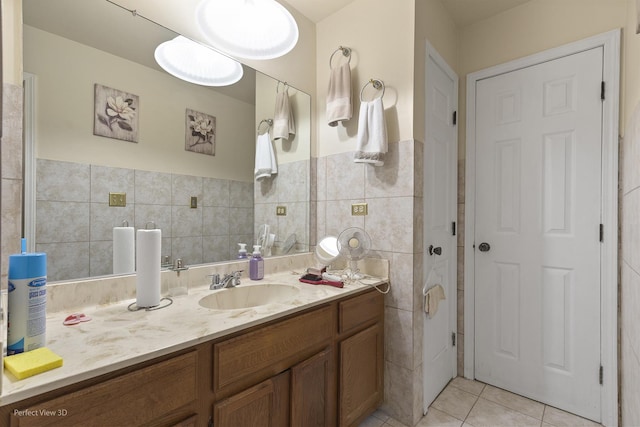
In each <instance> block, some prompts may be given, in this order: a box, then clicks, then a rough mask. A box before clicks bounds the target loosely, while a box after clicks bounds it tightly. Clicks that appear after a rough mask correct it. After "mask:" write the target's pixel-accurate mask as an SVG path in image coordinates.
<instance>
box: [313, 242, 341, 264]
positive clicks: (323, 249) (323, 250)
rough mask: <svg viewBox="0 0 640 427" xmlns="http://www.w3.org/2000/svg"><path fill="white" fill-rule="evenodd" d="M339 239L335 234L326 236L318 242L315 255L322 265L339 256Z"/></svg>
mask: <svg viewBox="0 0 640 427" xmlns="http://www.w3.org/2000/svg"><path fill="white" fill-rule="evenodd" d="M339 255H340V251H339V250H338V239H337V238H336V237H335V236H326V237H324V238H322V240H320V242H318V245H317V246H316V251H315V256H316V259H317V260H318V261H319V262H320V264H322V265H329V264H331V263H332V262H333V261H335V260H336V258H338V256H339Z"/></svg>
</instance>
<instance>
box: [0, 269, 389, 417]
mask: <svg viewBox="0 0 640 427" xmlns="http://www.w3.org/2000/svg"><path fill="white" fill-rule="evenodd" d="M298 278H299V274H294V273H293V272H291V271H289V272H280V273H276V274H270V275H266V276H265V278H264V279H263V280H261V281H250V280H248V279H246V278H244V279H243V280H242V284H241V285H240V286H246V285H249V284H251V285H260V284H267V283H274V284H287V285H292V286H295V287H297V288H298V289H299V290H300V291H299V293H298V294H297V295H296V296H295V297H293V299H290V300H289V301H287V302H282V303H271V304H266V305H262V306H257V307H252V308H246V309H236V310H212V309H208V308H204V307H201V306H200V305H199V304H198V301H199V300H200V299H201V298H202V297H204V296H206V295H210V294H211V293H212V292H217V291H211V290H209V288H208V287H206V286H201V287H197V288H193V289H190V290H189V294H188V295H181V296H177V297H174V298H173V304H172V305H170V306H169V307H166V308H163V309H160V310H154V311H145V310H140V311H136V312H132V311H129V310H128V309H127V307H128V306H129V304H131V303H132V302H134V301H135V300H130V299H129V300H123V301H120V302H117V303H111V304H106V305H98V306H90V307H86V308H85V309H83V310H81V311H82V312H83V313H84V314H86V315H87V316H90V317H91V318H92V320H90V321H88V322H83V323H80V324H77V325H73V326H64V325H63V324H62V322H63V320H64V319H65V317H66V316H67V315H68V314H69V312H64V311H59V312H54V313H50V314H48V315H47V347H48V348H50V349H51V350H52V351H53V352H55V353H57V354H58V355H60V356H61V357H62V358H63V360H64V364H63V366H62V367H60V368H56V369H53V370H50V371H47V372H44V373H41V374H38V375H35V376H33V377H29V378H26V379H23V380H17V379H16V378H15V377H14V376H13V375H12V374H10V373H9V372H7V371H5V372H4V376H3V385H2V397H1V398H0V405H6V404H9V403H14V402H17V401H20V400H23V399H26V398H28V397H32V396H35V395H38V394H41V393H45V392H48V391H51V390H55V389H57V388H60V387H64V386H67V385H70V384H74V383H76V382H79V381H82V380H86V379H89V378H92V377H95V376H98V375H102V374H105V373H108V372H112V371H115V370H117V369H121V368H124V367H127V366H131V365H134V364H137V363H140V362H143V361H146V360H150V359H153V358H156V357H159V356H163V355H166V354H170V353H173V352H175V351H178V350H181V349H184V348H188V347H191V346H194V345H197V344H200V343H203V342H206V341H210V340H212V339H216V338H219V337H222V336H225V335H228V334H231V333H233V332H236V331H239V330H242V329H245V328H248V327H251V326H255V325H259V324H261V323H265V322H268V321H271V320H274V319H277V318H280V317H283V316H286V315H289V314H292V313H295V312H298V311H302V310H304V309H307V308H310V307H313V306H316V305H320V304H323V303H326V302H329V301H332V300H335V299H338V298H341V297H344V296H346V295H350V294H354V293H357V292H359V291H360V290H362V289H365V288H367V287H368V286H367V285H366V284H369V285H377V284H382V283H385V282H387V279H378V278H367V279H364V280H362V283H350V284H346V283H345V286H344V288H342V289H340V288H335V287H332V286H318V285H310V284H305V283H301V282H299V281H298Z"/></svg>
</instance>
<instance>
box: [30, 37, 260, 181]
mask: <svg viewBox="0 0 640 427" xmlns="http://www.w3.org/2000/svg"><path fill="white" fill-rule="evenodd" d="M69 64H73V66H72V67H70V66H69ZM24 70H25V71H26V72H29V73H32V74H35V75H36V107H37V108H36V135H37V137H36V141H37V144H36V151H37V153H36V155H37V157H38V158H43V159H51V160H65V161H71V162H76V163H87V164H93V165H104V166H110V167H122V168H129V169H139V170H149V171H159V172H172V173H178V174H186V175H197V176H202V177H214V178H224V179H232V180H238V181H252V180H253V162H254V152H255V133H254V131H253V123H254V116H255V110H254V108H255V107H254V105H252V104H248V103H245V102H240V101H238V100H236V99H233V98H230V97H228V96H225V95H222V94H220V93H218V92H214V91H213V90H210V89H204V90H203V89H202V87H200V86H197V85H193V84H189V83H185V82H183V81H181V80H178V79H176V78H174V77H173V76H170V75H169V74H167V73H164V72H161V71H157V70H154V69H151V68H148V67H144V66H141V65H139V64H137V63H134V62H131V61H128V60H124V59H122V58H119V57H116V56H114V55H111V54H108V53H105V52H103V51H100V50H97V49H94V48H91V47H88V46H85V45H82V44H79V43H76V42H74V41H71V40H68V39H65V38H62V37H59V36H57V35H54V34H51V33H47V32H44V31H42V30H39V29H36V28H33V27H29V26H25V27H24ZM94 83H99V84H102V85H105V86H109V87H112V88H116V89H119V90H123V91H126V92H130V93H133V94H136V95H138V96H139V97H140V108H139V110H138V114H139V117H138V119H139V123H138V124H139V141H138V143H131V142H127V141H120V140H116V139H109V138H105V137H100V136H95V135H93V121H94V120H93V114H94V113H93V105H94ZM186 108H190V109H193V110H196V111H200V112H203V113H206V114H210V115H212V116H215V117H216V147H215V149H216V152H215V156H208V155H204V154H196V153H192V152H189V151H186V150H185V148H184V139H185V109H186Z"/></svg>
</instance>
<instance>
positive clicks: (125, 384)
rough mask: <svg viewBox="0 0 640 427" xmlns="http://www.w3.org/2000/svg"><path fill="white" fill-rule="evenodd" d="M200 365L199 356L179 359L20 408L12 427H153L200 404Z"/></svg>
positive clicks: (14, 415) (193, 354)
mask: <svg viewBox="0 0 640 427" xmlns="http://www.w3.org/2000/svg"><path fill="white" fill-rule="evenodd" d="M196 366H197V354H196V352H195V351H194V352H190V353H187V354H183V355H181V356H176V357H174V358H173V359H169V360H166V361H164V362H158V363H156V364H154V365H150V366H147V367H145V368H142V369H139V370H137V371H134V372H132V373H129V374H124V375H122V376H120V377H117V378H113V379H111V380H108V381H105V382H103V383H100V384H97V385H94V386H90V387H87V388H85V389H82V390H79V391H76V392H74V393H70V394H67V395H64V396H61V397H58V398H56V399H52V400H48V401H46V402H43V403H40V404H36V405H34V406H32V407H30V408H28V409H27V408H16V409H18V410H19V411H13V412H12V414H11V426H12V427H17V426H19V427H32V426H34V427H35V426H50V425H70V426H71V425H76V426H80V425H81V426H85V427H86V426H105V425H113V426H116V425H123V426H124V425H141V424H145V423H149V422H151V421H153V420H155V419H157V418H160V417H162V416H163V415H166V414H170V413H171V412H173V411H176V410H178V409H179V408H181V407H183V406H185V405H187V404H189V403H191V402H193V401H195V400H196ZM34 414H37V416H34Z"/></svg>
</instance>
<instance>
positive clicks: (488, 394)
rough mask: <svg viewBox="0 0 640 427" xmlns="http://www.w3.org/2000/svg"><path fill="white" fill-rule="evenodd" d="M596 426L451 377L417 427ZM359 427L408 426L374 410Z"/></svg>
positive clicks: (561, 412) (575, 417) (565, 413)
mask: <svg viewBox="0 0 640 427" xmlns="http://www.w3.org/2000/svg"><path fill="white" fill-rule="evenodd" d="M433 426H438V427H513V426H522V427H528V426H532V427H533V426H535V427H599V426H600V424H597V423H594V422H593V421H589V420H587V419H584V418H581V417H578V416H576V415H573V414H570V413H568V412H564V411H561V410H559V409H556V408H554V407H552V406H548V405H544V404H542V403H540V402H536V401H534V400H530V399H527V398H525V397H522V396H518V395H517V394H513V393H510V392H508V391H505V390H502V389H499V388H496V387H493V386H490V385H488V384H484V383H481V382H478V381H470V380H466V379H464V378H462V377H457V378H454V379H453V380H452V381H451V382H450V383H449V384H448V385H447V387H446V388H445V389H444V390H443V391H442V393H440V395H439V396H438V397H437V398H436V400H435V401H434V402H433V403H432V404H431V406H430V407H429V411H428V412H427V415H425V416H424V417H423V418H422V419H421V420H420V422H419V423H418V424H417V425H416V427H433ZM360 427H409V426H405V424H402V423H400V422H398V421H396V420H394V419H393V418H390V417H389V416H387V415H386V414H384V412H382V411H376V412H375V413H374V414H372V415H371V416H370V417H369V418H367V419H366V420H364V422H362V423H361V424H360Z"/></svg>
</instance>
